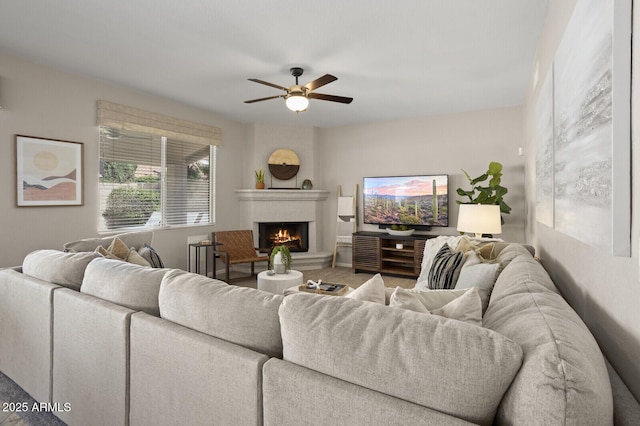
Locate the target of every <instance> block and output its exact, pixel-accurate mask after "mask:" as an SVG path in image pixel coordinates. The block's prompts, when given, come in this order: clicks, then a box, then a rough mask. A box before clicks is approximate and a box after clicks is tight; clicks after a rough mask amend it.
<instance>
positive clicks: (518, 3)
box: [0, 0, 549, 127]
mask: <svg viewBox="0 0 640 426" xmlns="http://www.w3.org/2000/svg"><path fill="white" fill-rule="evenodd" d="M548 1H549V0H395V1H393V2H392V1H390V0H386V1H385V0H348V1H347V0H324V1H319V0H316V1H313V0H306V1H301V0H298V1H291V0H261V1H260V0H229V1H222V0H184V1H178V0H62V1H54V0H50V1H43V0H4V1H2V0H0V52H1V53H6V54H10V55H15V56H20V57H24V58H26V59H30V60H33V61H36V62H39V63H42V64H46V65H50V66H54V67H57V68H60V69H63V70H68V71H71V72H74V73H78V74H82V75H86V76H91V77H96V78H99V79H103V80H106V81H110V82H114V83H117V84H120V85H124V86H127V87H131V88H135V89H138V90H141V91H144V92H148V93H152V94H156V95H160V96H163V97H166V98H169V99H173V100H177V101H181V102H184V103H186V104H189V105H193V106H197V107H201V108H204V109H206V110H209V111H212V112H214V113H216V114H219V115H221V116H224V117H227V118H230V119H233V120H237V121H241V122H266V123H287V124H303V125H314V126H319V127H333V126H340V125H346V124H353V123H364V122H371V121H382V120H392V119H400V118H407V117H419V116H426V115H434V114H445V113H452V112H460V111H469V110H478V109H485V108H496V107H504V106H512V105H519V104H521V103H522V102H523V101H524V96H525V93H526V86H527V82H528V81H529V78H530V74H531V70H532V68H533V58H534V54H535V49H536V45H537V42H538V38H539V36H540V33H541V30H542V26H543V22H544V18H545V14H546V10H547V5H548ZM292 66H300V67H302V68H304V69H305V74H304V75H303V76H302V77H301V78H300V83H301V84H304V83H306V82H308V81H311V80H313V79H315V78H318V77H320V76H321V75H323V74H326V73H329V74H333V75H335V76H336V77H338V81H335V82H333V83H330V84H328V85H326V86H324V87H322V88H320V89H318V90H317V92H319V93H327V94H332V95H339V96H347V97H353V98H354V101H353V102H352V103H351V104H350V105H343V104H339V103H334V102H327V101H319V100H311V104H310V106H309V109H308V110H307V111H306V112H303V113H299V114H295V113H293V112H291V111H289V110H287V109H286V107H285V105H284V100H282V99H274V100H269V101H265V102H260V103H255V104H245V103H244V101H245V100H248V99H254V98H260V97H266V96H271V95H278V94H280V93H281V91H279V90H278V89H275V88H272V87H268V86H264V85H260V84H256V83H253V82H250V81H247V78H258V79H261V80H266V81H269V82H272V83H275V84H278V85H281V86H290V85H292V84H293V83H294V78H293V77H292V76H291V75H290V74H289V68H290V67H292ZM1 74H2V67H1V64H0V76H1Z"/></svg>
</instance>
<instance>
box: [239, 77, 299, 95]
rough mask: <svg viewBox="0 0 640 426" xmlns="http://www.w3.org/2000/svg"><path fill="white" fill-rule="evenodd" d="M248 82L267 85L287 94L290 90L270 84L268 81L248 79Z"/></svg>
mask: <svg viewBox="0 0 640 426" xmlns="http://www.w3.org/2000/svg"><path fill="white" fill-rule="evenodd" d="M247 80H249V81H253V82H254V83H260V84H265V85H267V86H271V87H275V88H276V89H280V90H284V91H285V92H286V91H287V90H289V89H287V88H286V87H282V86H278V85H277V84H273V83H269V82H268V81H264V80H258V79H257V78H248V79H247Z"/></svg>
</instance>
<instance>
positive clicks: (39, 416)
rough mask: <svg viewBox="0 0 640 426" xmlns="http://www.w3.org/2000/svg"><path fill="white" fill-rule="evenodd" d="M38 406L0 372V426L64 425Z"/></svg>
mask: <svg viewBox="0 0 640 426" xmlns="http://www.w3.org/2000/svg"><path fill="white" fill-rule="evenodd" d="M34 404H35V405H34ZM38 407H39V406H38V403H37V402H36V400H35V399H33V398H31V396H30V395H29V394H28V393H26V392H25V391H24V390H23V389H22V388H21V387H20V386H18V385H17V384H15V383H14V382H13V381H12V380H11V379H10V378H8V377H7V376H5V375H4V374H2V373H1V372H0V426H65V425H66V424H65V423H64V422H63V421H62V420H60V419H59V418H57V417H56V416H55V415H53V414H52V413H50V412H46V411H39V410H38Z"/></svg>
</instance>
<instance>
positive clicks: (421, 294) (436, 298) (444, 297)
mask: <svg viewBox="0 0 640 426" xmlns="http://www.w3.org/2000/svg"><path fill="white" fill-rule="evenodd" d="M407 291H408V292H410V293H413V294H414V295H415V296H416V297H417V298H418V300H419V301H420V303H422V304H423V305H424V307H425V308H427V309H428V310H429V312H431V311H433V310H435V309H438V308H441V307H443V306H444V305H446V304H447V303H449V302H451V301H452V300H454V299H457V298H458V297H460V296H462V295H463V294H464V293H466V291H467V290H466V289H462V290H455V289H454V290H429V289H417V288H412V289H409V290H407Z"/></svg>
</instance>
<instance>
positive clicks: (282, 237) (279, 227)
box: [258, 222, 309, 253]
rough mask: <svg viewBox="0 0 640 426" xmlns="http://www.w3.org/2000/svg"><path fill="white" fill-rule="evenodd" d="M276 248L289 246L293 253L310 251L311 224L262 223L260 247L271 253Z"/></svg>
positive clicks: (259, 237)
mask: <svg viewBox="0 0 640 426" xmlns="http://www.w3.org/2000/svg"><path fill="white" fill-rule="evenodd" d="M275 246H287V247H288V248H289V251H292V252H306V251H309V222H260V223H258V247H259V250H260V252H262V253H270V252H271V249H272V248H273V247H275Z"/></svg>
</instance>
